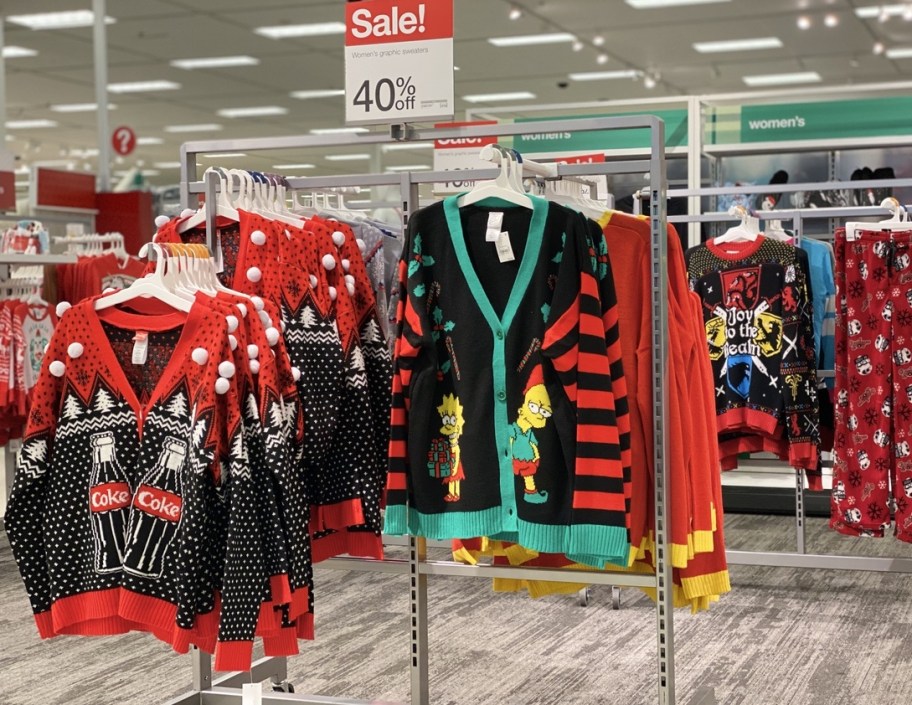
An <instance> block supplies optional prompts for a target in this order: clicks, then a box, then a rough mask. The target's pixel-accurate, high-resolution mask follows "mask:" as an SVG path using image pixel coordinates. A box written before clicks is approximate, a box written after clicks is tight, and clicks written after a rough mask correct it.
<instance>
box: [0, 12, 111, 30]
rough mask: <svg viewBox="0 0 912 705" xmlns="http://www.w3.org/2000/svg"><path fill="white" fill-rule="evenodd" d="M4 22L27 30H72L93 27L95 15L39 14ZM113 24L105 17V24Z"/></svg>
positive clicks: (70, 13)
mask: <svg viewBox="0 0 912 705" xmlns="http://www.w3.org/2000/svg"><path fill="white" fill-rule="evenodd" d="M6 20H7V22H12V23H13V24H18V25H20V26H22V27H28V28H29V29H72V28H74V27H91V26H92V25H94V24H95V13H94V12H92V11H91V10H72V11H66V12H40V13H36V14H33V15H9V16H8V17H7V18H6ZM113 23H114V18H113V17H107V16H106V17H105V24H113Z"/></svg>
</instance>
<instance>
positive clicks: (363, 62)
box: [345, 0, 455, 124]
mask: <svg viewBox="0 0 912 705" xmlns="http://www.w3.org/2000/svg"><path fill="white" fill-rule="evenodd" d="M345 19H346V22H345V25H346V27H345V121H346V122H347V123H349V124H372V123H396V122H414V121H417V120H433V119H440V118H451V117H452V116H453V114H454V112H455V110H454V98H453V92H454V87H453V0H365V2H355V3H348V4H347V5H346V8H345Z"/></svg>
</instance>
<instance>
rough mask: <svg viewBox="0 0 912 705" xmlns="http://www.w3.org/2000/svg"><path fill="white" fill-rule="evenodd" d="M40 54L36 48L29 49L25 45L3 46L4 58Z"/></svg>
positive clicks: (19, 57)
mask: <svg viewBox="0 0 912 705" xmlns="http://www.w3.org/2000/svg"><path fill="white" fill-rule="evenodd" d="M37 54H38V52H37V51H35V50H34V49H27V48H25V47H17V46H8V47H3V58H4V59H22V58H24V57H26V56H36V55H37Z"/></svg>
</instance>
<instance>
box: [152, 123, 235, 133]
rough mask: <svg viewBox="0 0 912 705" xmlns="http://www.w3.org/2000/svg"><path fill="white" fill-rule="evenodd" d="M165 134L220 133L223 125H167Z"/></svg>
mask: <svg viewBox="0 0 912 705" xmlns="http://www.w3.org/2000/svg"><path fill="white" fill-rule="evenodd" d="M162 129H164V131H165V132H218V131H219V130H221V129H222V126H221V125H217V124H216V123H213V122H206V123H199V124H196V125H165V127H164V128H162Z"/></svg>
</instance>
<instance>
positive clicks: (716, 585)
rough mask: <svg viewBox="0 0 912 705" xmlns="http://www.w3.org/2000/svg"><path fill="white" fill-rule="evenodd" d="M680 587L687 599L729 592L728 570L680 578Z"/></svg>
mask: <svg viewBox="0 0 912 705" xmlns="http://www.w3.org/2000/svg"><path fill="white" fill-rule="evenodd" d="M681 587H682V589H683V590H684V594H685V595H686V596H687V598H688V599H693V598H695V597H708V596H710V595H724V594H725V593H728V592H731V580H730V579H729V575H728V571H727V570H722V571H719V572H718V573H709V574H708V575H696V576H694V577H692V578H682V579H681Z"/></svg>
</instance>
